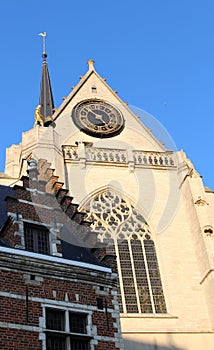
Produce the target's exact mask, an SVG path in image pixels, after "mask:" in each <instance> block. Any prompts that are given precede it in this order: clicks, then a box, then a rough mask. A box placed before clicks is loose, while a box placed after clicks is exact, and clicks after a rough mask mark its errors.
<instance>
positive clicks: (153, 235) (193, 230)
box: [0, 57, 214, 350]
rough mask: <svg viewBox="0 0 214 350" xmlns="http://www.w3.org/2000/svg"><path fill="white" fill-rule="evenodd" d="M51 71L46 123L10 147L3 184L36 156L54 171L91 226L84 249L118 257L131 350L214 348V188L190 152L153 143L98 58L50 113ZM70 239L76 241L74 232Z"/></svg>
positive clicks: (124, 321) (126, 335)
mask: <svg viewBox="0 0 214 350" xmlns="http://www.w3.org/2000/svg"><path fill="white" fill-rule="evenodd" d="M42 74H43V78H46V81H45V79H43V84H45V88H46V89H47V92H49V94H48V93H47V94H46V99H47V96H49V100H48V101H47V100H45V99H44V96H43V92H41V96H40V106H41V116H42V117H43V122H42V123H40V121H39V119H37V120H36V123H35V127H34V128H32V129H31V130H29V131H27V132H25V133H23V135H22V142H21V143H20V144H19V145H13V146H11V147H10V148H8V149H7V157H6V166H5V172H4V173H2V174H1V178H0V183H1V184H2V185H5V186H10V185H11V184H13V183H14V182H17V184H19V182H20V178H21V176H22V175H25V174H26V170H27V167H28V165H27V164H28V162H29V160H30V159H35V160H39V159H41V158H42V159H44V160H46V161H47V162H49V163H50V165H51V168H52V169H55V172H56V173H57V175H58V176H59V178H58V182H59V183H61V184H62V188H65V189H68V190H69V192H68V195H69V196H70V197H72V201H73V203H76V204H78V205H79V206H78V210H79V211H80V212H82V213H84V220H85V221H86V222H87V223H88V225H90V234H88V235H87V236H85V237H84V234H81V242H79V243H78V244H79V245H84V246H85V248H87V249H91V251H93V252H95V253H96V256H97V258H99V259H101V255H102V251H103V250H105V254H106V255H107V256H114V257H115V259H116V262H117V274H118V303H119V309H120V323H121V329H122V335H123V339H124V346H125V349H126V350H140V349H145V350H153V349H154V350H155V349H159V350H167V349H176V350H193V349H194V350H201V349H202V347H203V348H206V349H207V350H211V349H213V346H214V340H213V339H214V334H213V333H214V299H213V291H214V234H213V226H214V195H213V191H212V190H210V189H209V188H206V187H204V185H203V182H202V179H201V176H200V175H199V174H198V172H197V171H196V170H195V168H194V166H193V164H192V163H191V161H190V160H189V159H188V158H187V157H186V155H185V153H184V152H183V151H177V152H175V151H172V150H168V149H166V148H165V147H164V145H163V144H162V143H161V142H160V141H159V140H157V138H155V137H154V135H153V134H152V132H151V130H149V129H148V128H147V127H146V126H145V125H144V124H142V122H141V121H140V118H139V117H138V116H137V115H136V114H134V113H133V111H132V110H131V109H130V108H129V107H128V105H127V104H126V103H124V102H123V101H122V100H121V99H120V98H119V97H118V95H117V93H116V92H115V91H113V90H112V89H111V88H110V87H109V86H108V85H107V83H106V81H105V79H103V78H102V77H100V76H99V74H98V73H97V72H96V70H95V68H94V62H93V61H92V60H90V61H88V71H87V73H86V74H85V75H84V76H82V77H81V78H80V81H79V83H78V84H77V85H76V86H75V87H73V89H72V92H71V93H70V94H69V95H68V96H67V97H66V98H65V99H64V101H63V103H62V104H61V106H59V108H57V109H54V110H53V113H50V112H47V113H46V112H45V108H44V106H45V103H47V104H48V106H50V105H51V104H53V99H52V93H51V88H50V81H49V75H48V70H47V63H46V57H44V61H43V73H42ZM62 215H64V216H63V217H62V225H63V223H65V222H66V215H65V213H64V212H63V213H62ZM62 238H63V239H64V240H66V241H67V242H68V243H69V244H74V237H73V236H72V235H69V234H68V232H67V233H66V234H65V236H63V233H62ZM75 244H76V241H75Z"/></svg>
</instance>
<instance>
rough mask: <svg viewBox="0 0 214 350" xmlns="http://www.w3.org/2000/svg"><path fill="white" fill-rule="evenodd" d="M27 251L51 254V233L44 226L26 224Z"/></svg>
mask: <svg viewBox="0 0 214 350" xmlns="http://www.w3.org/2000/svg"><path fill="white" fill-rule="evenodd" d="M24 235H25V249H26V250H29V251H31V252H35V253H41V254H49V253H50V247H49V231H48V230H47V229H46V227H44V226H39V225H38V226H37V225H29V224H25V230H24Z"/></svg>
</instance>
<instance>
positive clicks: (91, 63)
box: [87, 60, 94, 70]
mask: <svg viewBox="0 0 214 350" xmlns="http://www.w3.org/2000/svg"><path fill="white" fill-rule="evenodd" d="M87 63H88V68H89V70H93V69H94V60H88V61H87Z"/></svg>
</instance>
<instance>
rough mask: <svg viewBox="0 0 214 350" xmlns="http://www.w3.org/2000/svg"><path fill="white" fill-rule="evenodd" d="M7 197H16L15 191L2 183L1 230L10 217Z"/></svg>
mask: <svg viewBox="0 0 214 350" xmlns="http://www.w3.org/2000/svg"><path fill="white" fill-rule="evenodd" d="M6 197H12V198H15V193H14V191H13V189H12V188H11V187H9V186H3V185H0V230H1V229H2V226H3V225H4V223H5V222H6V220H7V219H8V216H7V203H6V201H5V198H6Z"/></svg>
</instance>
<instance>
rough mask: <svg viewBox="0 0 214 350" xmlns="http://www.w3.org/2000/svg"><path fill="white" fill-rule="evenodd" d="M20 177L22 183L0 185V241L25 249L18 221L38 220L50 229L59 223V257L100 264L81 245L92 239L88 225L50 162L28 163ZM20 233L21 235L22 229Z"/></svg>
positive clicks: (2, 243)
mask: <svg viewBox="0 0 214 350" xmlns="http://www.w3.org/2000/svg"><path fill="white" fill-rule="evenodd" d="M34 164H35V163H34ZM21 180H22V183H23V185H22V186H20V185H15V186H14V187H13V188H10V187H7V186H0V218H1V221H0V225H1V226H0V227H2V232H1V239H0V245H2V246H10V247H13V248H21V249H25V247H24V246H22V245H23V242H22V239H21V234H20V233H19V231H20V225H21V226H22V228H23V226H24V223H25V222H31V223H34V222H35V224H36V225H38V223H41V225H43V226H44V227H45V226H46V227H47V228H51V227H52V226H53V227H52V229H55V226H57V225H59V227H60V228H61V229H59V230H58V231H59V237H56V240H57V243H56V249H57V252H58V253H59V254H60V255H61V256H62V257H63V258H65V259H70V260H75V261H82V262H87V263H90V264H96V265H100V262H99V261H98V259H97V258H96V257H95V256H94V255H93V254H92V253H91V250H90V249H88V248H86V247H85V242H84V241H87V240H88V241H90V240H91V239H92V237H93V238H94V239H95V235H94V234H91V232H90V229H89V227H88V226H89V224H90V223H88V222H85V221H84V216H85V214H84V213H80V212H79V211H78V205H77V204H74V203H72V200H73V198H72V197H70V196H69V195H68V190H67V189H63V188H62V186H63V183H60V182H58V181H57V180H58V177H57V176H56V175H54V170H52V169H50V164H49V163H48V162H47V161H45V160H40V161H39V162H38V166H37V167H33V166H32V167H29V170H28V176H22V178H21ZM46 189H47V190H48V191H46ZM8 213H10V215H12V218H13V220H11V223H12V225H10V226H8V225H7V227H6V226H5V223H6V222H7V220H8V218H9V216H8ZM17 233H18V234H17ZM22 235H23V237H24V232H23V234H22Z"/></svg>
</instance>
